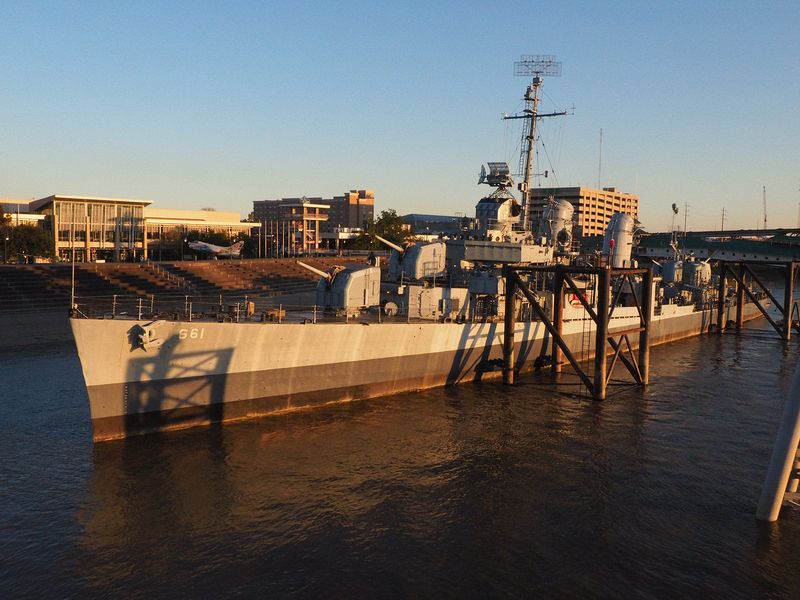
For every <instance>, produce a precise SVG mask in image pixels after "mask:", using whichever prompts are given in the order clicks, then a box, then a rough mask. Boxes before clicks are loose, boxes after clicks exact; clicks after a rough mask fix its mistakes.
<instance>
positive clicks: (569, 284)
mask: <svg viewBox="0 0 800 600" xmlns="http://www.w3.org/2000/svg"><path fill="white" fill-rule="evenodd" d="M521 273H537V274H546V275H549V276H550V277H551V278H552V281H553V310H552V319H551V318H550V317H549V316H548V315H547V314H546V312H545V310H544V309H543V308H542V307H541V305H540V304H539V300H538V298H537V297H536V295H535V292H534V291H532V290H531V289H530V287H529V286H528V285H527V284H526V283H525V282H524V281H523V280H522V278H521V277H520V274H521ZM503 275H504V278H505V284H506V304H505V330H504V337H503V382H504V383H507V384H513V383H514V378H515V370H514V324H515V322H516V302H517V293H519V294H521V295H522V296H524V297H525V299H527V300H528V302H529V303H530V306H531V310H532V311H533V314H534V315H536V317H537V319H538V320H539V321H541V322H542V324H543V325H544V326H545V328H546V329H547V332H548V333H549V335H550V339H551V340H552V361H553V370H554V372H560V371H561V364H562V361H561V357H562V355H563V356H564V357H565V358H566V359H567V361H568V362H569V364H570V365H571V366H572V368H573V369H574V370H575V372H576V373H577V375H578V377H579V378H580V380H581V382H582V383H583V385H584V386H585V387H586V389H587V390H588V391H589V393H590V394H591V395H592V397H593V398H594V399H596V400H604V399H605V397H606V388H607V386H608V381H609V380H610V378H611V373H612V372H613V370H614V366H615V365H616V363H617V360H619V361H621V362H622V363H623V364H624V365H625V367H626V368H627V369H628V371H629V372H630V373H631V375H632V376H633V378H634V380H635V381H636V383H638V384H640V385H647V383H648V382H649V371H650V338H649V333H650V319H651V315H652V313H653V272H652V271H651V270H650V269H611V268H608V267H578V266H566V265H550V266H526V267H522V266H514V265H507V266H506V267H504V269H503ZM575 275H583V276H586V275H588V276H590V277H594V278H595V282H596V287H595V289H596V298H597V303H596V309H595V307H593V306H592V304H591V303H590V302H589V300H588V299H587V298H586V294H585V292H584V290H583V289H581V288H580V287H579V286H578V285H577V284H576V283H575V280H574V279H573V276H575ZM637 275H638V276H640V277H641V290H642V293H641V296H642V297H641V299H640V298H639V295H638V294H637V293H636V288H637V287H638V285H635V282H634V280H633V277H634V276H637ZM550 277H548V278H550ZM612 280H613V283H614V284H615V285H614V286H613V288H612ZM565 286H566V289H569V291H571V292H572V294H573V295H574V296H575V298H577V300H578V301H579V302H580V304H581V305H582V306H583V308H584V310H585V311H586V313H587V314H588V315H589V317H590V318H591V320H592V322H593V323H594V325H595V347H594V372H593V374H592V376H590V374H589V373H587V372H586V371H585V370H584V369H583V367H582V366H581V365H580V363H579V362H578V360H577V359H576V356H575V353H574V352H573V350H572V349H571V348H570V347H569V345H568V344H567V341H566V340H565V338H564V336H563V314H564V306H563V301H564V292H565ZM623 290H626V291H628V292H629V293H631V295H632V297H633V299H634V304H635V306H636V308H637V312H638V314H639V324H638V326H636V327H630V328H627V329H624V330H621V331H614V332H613V333H612V334H609V320H610V319H611V317H612V315H613V314H614V309H615V308H616V307H617V306H618V303H619V300H620V296H621V294H622V292H623ZM637 333H638V334H639V339H638V345H639V348H638V359H637V357H636V355H635V354H634V352H633V346H632V344H631V342H630V339H629V337H628V336H629V335H633V334H637ZM623 343H624V345H625V346H626V347H627V351H628V356H625V353H624V352H623ZM608 346H610V347H611V349H610V351H609V348H608ZM609 354H612V358H611V363H610V365H609V361H608V355H609Z"/></svg>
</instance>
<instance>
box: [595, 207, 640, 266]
mask: <svg viewBox="0 0 800 600" xmlns="http://www.w3.org/2000/svg"><path fill="white" fill-rule="evenodd" d="M635 235H636V221H635V220H634V219H633V217H632V216H630V215H628V214H625V213H615V214H614V215H612V217H611V221H610V222H609V223H608V227H606V232H605V235H604V236H603V256H605V257H606V259H607V264H608V265H609V266H610V267H611V268H613V269H620V268H625V267H631V266H633V262H632V261H631V252H632V251H633V244H634V237H635Z"/></svg>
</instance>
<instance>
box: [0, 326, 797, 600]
mask: <svg viewBox="0 0 800 600" xmlns="http://www.w3.org/2000/svg"><path fill="white" fill-rule="evenodd" d="M797 348H798V345H797V342H796V341H793V342H792V343H791V344H790V345H789V346H784V345H783V344H782V343H781V342H780V341H779V340H777V339H776V336H774V335H770V334H768V333H766V332H759V331H755V332H748V333H746V334H744V335H741V336H738V337H737V336H732V335H725V336H721V337H715V336H708V337H705V338H701V339H700V338H698V339H693V340H689V341H686V342H682V343H680V344H673V345H671V346H665V347H658V348H655V349H654V350H653V353H652V374H651V381H652V385H651V386H649V387H648V388H647V389H645V390H642V389H640V388H636V387H633V386H630V385H621V384H619V383H618V384H612V385H611V386H610V388H609V399H608V400H607V401H606V402H604V403H593V402H591V401H589V400H586V399H585V398H581V397H580V396H579V390H580V388H579V387H578V386H577V384H576V383H575V381H576V380H575V378H574V377H572V376H570V375H568V374H564V375H562V376H561V379H562V381H564V382H567V383H568V384H569V385H561V386H555V385H554V384H553V383H552V380H551V379H550V377H549V376H547V375H541V376H535V377H534V376H532V377H523V378H522V383H521V384H520V385H518V386H516V387H513V388H508V387H504V386H502V385H500V384H494V383H487V384H478V385H466V386H461V387H458V388H448V389H440V390H432V391H427V392H422V393H416V394H407V395H403V396H399V397H395V398H390V399H380V400H375V401H368V402H357V403H351V404H343V405H338V406H333V407H328V408H324V409H318V410H313V411H309V412H304V413H295V414H289V415H283V416H278V417H269V418H264V419H259V420H252V421H245V422H240V423H233V424H227V425H224V426H215V427H211V428H200V429H194V430H187V431H182V432H173V433H168V434H162V435H158V436H150V437H145V438H133V439H130V440H127V441H122V442H110V443H103V444H98V445H95V446H92V444H91V442H90V431H89V429H90V428H89V425H88V411H87V410H86V408H85V392H84V391H83V390H82V387H81V385H82V381H81V380H80V371H79V367H78V365H77V360H76V359H75V357H74V355H73V354H72V351H71V349H70V348H69V347H64V348H61V349H60V350H56V351H54V352H53V353H51V354H50V355H47V356H42V357H35V356H31V355H29V356H21V357H20V356H15V357H11V358H10V361H5V360H4V361H3V362H2V363H0V364H2V366H0V376H3V377H4V378H5V380H10V381H11V383H12V388H11V389H15V390H18V392H16V394H15V395H14V397H13V398H8V397H7V398H4V399H3V400H2V402H3V410H4V412H5V414H7V415H9V416H10V418H9V419H7V420H2V421H0V449H2V453H0V465H2V473H1V474H2V475H3V481H4V484H5V485H4V486H2V488H0V518H2V519H3V520H2V522H0V524H1V525H2V527H0V544H2V546H1V547H0V550H2V554H3V556H4V557H9V560H6V561H2V562H0V593H2V595H3V597H8V596H14V595H27V596H31V595H33V596H38V595H55V596H71V595H72V596H87V595H88V596H96V595H106V596H118V595H124V596H126V597H128V596H135V597H146V596H151V595H155V594H157V595H159V596H163V595H166V594H167V593H169V594H177V595H179V596H198V595H202V596H212V595H214V596H216V595H220V596H233V595H243V594H247V595H255V594H259V595H263V596H274V595H285V594H287V593H292V592H294V593H300V594H303V595H308V596H323V595H325V596H330V595H333V596H347V597H352V596H354V595H357V594H368V595H369V596H393V597H394V596H416V595H424V596H426V597H430V596H440V595H444V596H447V597H453V596H470V597H475V596H486V595H493V596H497V595H504V596H507V595H517V596H518V595H525V596H534V595H545V594H546V595H549V596H552V595H570V596H578V597H586V596H588V597H598V596H602V597H623V596H624V597H630V596H634V597H638V596H656V597H665V596H670V597H673V596H686V595H690V596H692V597H697V596H700V595H701V594H707V595H710V596H716V597H719V596H722V595H725V596H733V597H761V596H768V595H769V596H774V597H787V598H789V597H798V596H800V512H796V513H789V514H786V515H785V516H784V518H783V519H782V520H781V521H780V522H779V523H778V524H776V525H775V526H772V527H762V526H759V524H757V523H756V521H755V519H754V512H755V506H756V502H757V499H758V495H759V492H760V486H761V483H762V480H763V476H764V471H765V467H766V462H767V460H768V458H769V454H770V451H771V444H772V441H773V437H774V434H775V429H776V426H777V419H778V417H779V415H780V410H781V405H782V399H783V398H784V397H785V394H786V392H787V390H788V384H789V380H790V378H791V373H792V371H793V368H794V365H795V363H796V357H797ZM45 368H47V369H48V370H49V371H51V372H53V373H54V376H53V377H52V378H51V379H50V380H49V381H47V382H43V381H36V380H34V381H32V382H31V381H30V380H31V379H32V377H31V375H32V374H34V373H36V372H37V371H40V370H43V369H45ZM34 379H35V378H34ZM626 380H627V378H626ZM23 384H24V385H23Z"/></svg>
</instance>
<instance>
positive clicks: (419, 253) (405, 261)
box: [375, 235, 447, 281]
mask: <svg viewBox="0 0 800 600" xmlns="http://www.w3.org/2000/svg"><path fill="white" fill-rule="evenodd" d="M375 237H376V238H377V239H378V240H380V241H381V242H383V243H384V244H386V245H387V246H389V247H390V248H391V249H392V250H394V252H392V254H391V256H390V257H389V272H388V274H387V277H388V279H389V280H390V281H404V280H412V281H418V280H422V279H426V278H429V277H441V276H442V275H444V274H445V273H446V271H447V262H446V251H447V249H446V246H445V243H444V242H440V241H435V242H410V243H408V244H406V245H405V247H403V246H399V245H398V244H395V243H394V242H390V241H389V240H387V239H385V238H382V237H381V236H379V235H376V236H375Z"/></svg>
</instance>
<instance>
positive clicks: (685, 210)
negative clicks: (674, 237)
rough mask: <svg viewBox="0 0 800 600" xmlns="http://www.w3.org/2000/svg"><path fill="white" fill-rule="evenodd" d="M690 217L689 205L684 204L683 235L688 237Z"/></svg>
mask: <svg viewBox="0 0 800 600" xmlns="http://www.w3.org/2000/svg"><path fill="white" fill-rule="evenodd" d="M688 217H689V203H688V202H684V203H683V235H684V236H686V219H687V218H688Z"/></svg>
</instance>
